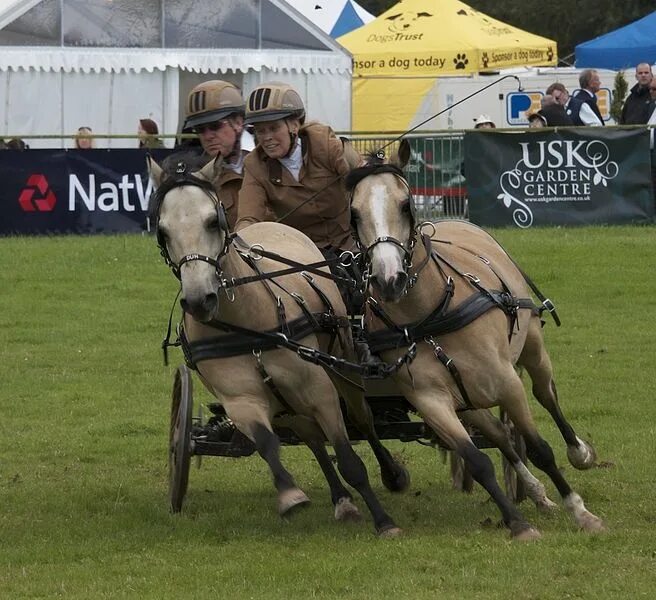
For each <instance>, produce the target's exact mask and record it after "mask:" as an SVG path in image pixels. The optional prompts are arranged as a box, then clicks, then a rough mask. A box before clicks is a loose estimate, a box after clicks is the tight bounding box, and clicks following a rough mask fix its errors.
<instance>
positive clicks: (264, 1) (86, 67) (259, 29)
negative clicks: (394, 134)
mask: <svg viewBox="0 0 656 600" xmlns="http://www.w3.org/2000/svg"><path fill="white" fill-rule="evenodd" d="M211 78H222V79H227V80H229V81H233V82H234V83H236V84H237V85H239V86H240V87H242V89H243V90H244V92H245V93H248V91H249V90H250V89H252V88H253V87H254V86H255V85H257V84H258V83H260V82H262V81H266V80H284V81H287V82H289V83H291V84H293V85H295V86H296V87H297V89H298V90H299V92H300V93H301V94H302V95H303V96H304V99H305V101H306V105H307V112H308V114H309V115H310V116H311V117H312V118H316V119H319V120H321V121H325V122H328V123H330V124H331V125H333V127H334V128H335V129H337V130H349V129H350V126H351V111H350V106H351V56H350V55H349V54H348V52H347V51H346V50H344V49H343V48H342V47H341V46H340V45H339V44H337V43H336V42H335V41H334V40H333V39H332V38H331V37H330V36H328V35H327V34H326V33H324V32H323V31H321V29H320V28H318V27H317V26H315V25H314V24H313V23H312V22H311V21H310V20H309V19H307V18H305V17H303V15H301V14H300V13H299V12H297V11H296V10H294V9H293V8H292V7H291V6H289V4H287V3H286V2H284V1H283V0H221V1H220V2H217V1H216V0H165V1H164V0H113V1H111V2H109V1H107V0H0V137H4V138H6V137H8V136H9V135H18V136H25V135H31V134H32V135H34V134H51V135H71V134H72V133H74V132H75V131H76V130H77V128H78V127H80V126H83V125H84V126H90V127H91V128H92V129H93V131H94V133H108V134H133V133H135V131H136V127H137V122H138V120H139V119H140V118H144V117H147V118H152V119H154V120H155V121H156V122H157V123H159V126H160V131H161V132H163V133H169V134H171V133H176V131H178V130H179V126H180V123H181V120H182V118H181V111H182V109H181V106H182V105H183V103H184V100H185V98H186V95H187V93H188V91H189V90H190V89H191V87H193V86H194V85H195V84H196V83H198V82H200V81H203V80H206V79H211ZM99 142H100V143H99V144H98V145H99V146H102V147H134V146H135V145H136V140H133V139H132V140H116V139H115V140H107V141H103V140H100V141H99ZM71 145H72V142H71V140H70V139H67V140H63V141H60V140H52V139H51V140H47V139H43V140H30V146H31V147H33V148H43V147H70V146H71Z"/></svg>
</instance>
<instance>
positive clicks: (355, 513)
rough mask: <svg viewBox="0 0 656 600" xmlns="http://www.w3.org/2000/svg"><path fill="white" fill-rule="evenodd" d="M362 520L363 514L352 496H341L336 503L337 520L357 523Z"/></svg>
mask: <svg viewBox="0 0 656 600" xmlns="http://www.w3.org/2000/svg"><path fill="white" fill-rule="evenodd" d="M361 520H362V514H361V513H360V511H359V510H358V507H357V506H356V505H355V504H353V502H352V501H351V498H340V499H339V500H338V501H337V504H335V521H341V522H343V523H344V522H351V523H355V522H357V521H361Z"/></svg>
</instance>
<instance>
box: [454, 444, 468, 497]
mask: <svg viewBox="0 0 656 600" xmlns="http://www.w3.org/2000/svg"><path fill="white" fill-rule="evenodd" d="M449 469H450V471H451V485H452V486H453V489H454V490H460V491H461V492H465V493H467V494H471V492H472V490H473V489H474V478H473V477H472V474H471V472H470V470H469V469H468V468H467V465H466V464H465V461H464V460H463V459H462V458H461V457H460V456H458V454H457V453H456V452H453V450H449Z"/></svg>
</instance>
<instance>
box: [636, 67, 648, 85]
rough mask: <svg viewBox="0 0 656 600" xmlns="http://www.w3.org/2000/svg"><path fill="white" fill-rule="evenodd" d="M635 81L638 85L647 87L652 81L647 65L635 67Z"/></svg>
mask: <svg viewBox="0 0 656 600" xmlns="http://www.w3.org/2000/svg"><path fill="white" fill-rule="evenodd" d="M636 79H637V80H638V83H639V84H640V85H644V86H645V87H647V85H648V84H649V82H650V81H651V80H652V74H651V67H650V66H649V65H648V64H641V65H638V66H637V67H636Z"/></svg>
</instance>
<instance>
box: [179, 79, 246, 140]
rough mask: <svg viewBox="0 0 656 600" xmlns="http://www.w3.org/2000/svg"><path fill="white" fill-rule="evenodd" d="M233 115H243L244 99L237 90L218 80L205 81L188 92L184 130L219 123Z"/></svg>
mask: <svg viewBox="0 0 656 600" xmlns="http://www.w3.org/2000/svg"><path fill="white" fill-rule="evenodd" d="M233 114H237V115H243V114H244V99H243V98H242V96H241V92H240V91H239V89H237V87H236V86H235V85H233V84H232V83H229V82H228V81H221V80H220V79H213V80H211V81H205V82H204V83H201V84H199V85H197V86H196V87H195V88H194V89H193V90H191V92H189V96H188V97H187V104H186V105H185V128H193V127H196V126H198V125H203V124H205V123H213V122H214V121H220V120H221V119H225V118H226V117H228V116H230V115H233Z"/></svg>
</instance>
